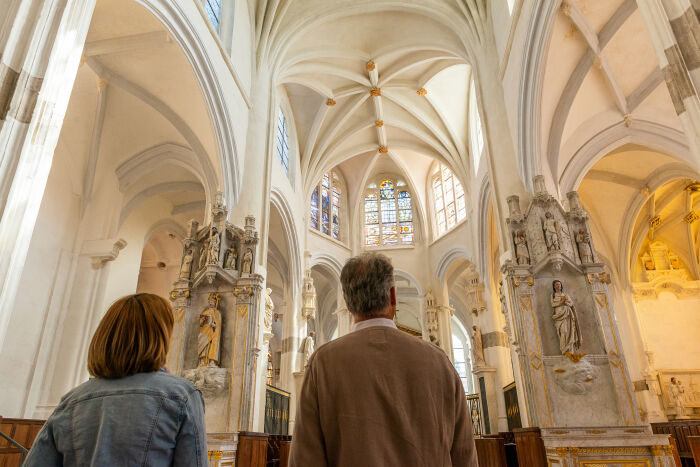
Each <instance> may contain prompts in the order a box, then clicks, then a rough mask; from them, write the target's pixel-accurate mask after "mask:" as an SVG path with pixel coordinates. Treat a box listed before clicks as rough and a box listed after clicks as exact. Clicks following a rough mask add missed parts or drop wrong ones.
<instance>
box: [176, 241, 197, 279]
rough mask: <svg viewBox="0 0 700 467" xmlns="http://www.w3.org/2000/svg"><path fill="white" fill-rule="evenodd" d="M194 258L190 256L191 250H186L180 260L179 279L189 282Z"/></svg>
mask: <svg viewBox="0 0 700 467" xmlns="http://www.w3.org/2000/svg"><path fill="white" fill-rule="evenodd" d="M193 260H194V256H193V255H192V248H188V249H187V253H185V256H183V258H182V265H180V276H179V277H180V279H181V280H189V279H190V274H191V272H192V261H193Z"/></svg>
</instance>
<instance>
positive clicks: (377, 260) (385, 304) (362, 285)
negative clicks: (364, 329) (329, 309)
mask: <svg viewBox="0 0 700 467" xmlns="http://www.w3.org/2000/svg"><path fill="white" fill-rule="evenodd" d="M340 283H341V284H342V286H343V296H344V297H345V303H346V304H347V306H348V310H350V313H352V314H353V316H354V318H355V321H356V322H357V321H362V320H365V319H371V318H389V319H393V318H394V314H395V313H396V291H395V289H394V267H393V266H392V265H391V262H390V261H389V258H387V257H386V256H384V255H381V254H378V253H364V254H362V255H360V256H355V257H354V258H350V259H349V260H348V262H347V263H345V266H344V267H343V271H342V272H341V274H340Z"/></svg>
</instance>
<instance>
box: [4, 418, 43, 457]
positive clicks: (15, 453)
mask: <svg viewBox="0 0 700 467" xmlns="http://www.w3.org/2000/svg"><path fill="white" fill-rule="evenodd" d="M44 423H46V420H30V419H22V418H2V417H0V431H2V432H3V433H5V434H6V435H7V436H9V437H10V438H12V439H14V440H15V441H16V442H17V443H19V444H21V445H22V446H24V447H25V448H26V449H27V450H29V449H30V448H31V447H32V444H33V443H34V438H36V435H37V434H38V433H39V430H41V427H42V426H44ZM21 458H22V450H21V449H19V448H17V447H15V446H13V445H12V444H10V442H9V441H7V440H6V439H4V438H2V437H0V467H19V465H20V459H21Z"/></svg>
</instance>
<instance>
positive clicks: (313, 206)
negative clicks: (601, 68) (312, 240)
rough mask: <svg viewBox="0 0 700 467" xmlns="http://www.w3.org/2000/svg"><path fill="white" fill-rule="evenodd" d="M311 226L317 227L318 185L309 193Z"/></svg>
mask: <svg viewBox="0 0 700 467" xmlns="http://www.w3.org/2000/svg"><path fill="white" fill-rule="evenodd" d="M311 227H313V228H314V229H318V187H316V189H315V190H314V191H313V193H311Z"/></svg>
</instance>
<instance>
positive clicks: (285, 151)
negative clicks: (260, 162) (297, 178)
mask: <svg viewBox="0 0 700 467" xmlns="http://www.w3.org/2000/svg"><path fill="white" fill-rule="evenodd" d="M277 157H278V158H279V160H280V162H281V163H282V167H283V168H284V171H285V173H286V174H287V175H289V131H288V128H287V119H286V118H285V117H284V112H282V108H281V107H280V108H279V110H278V113H277Z"/></svg>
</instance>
